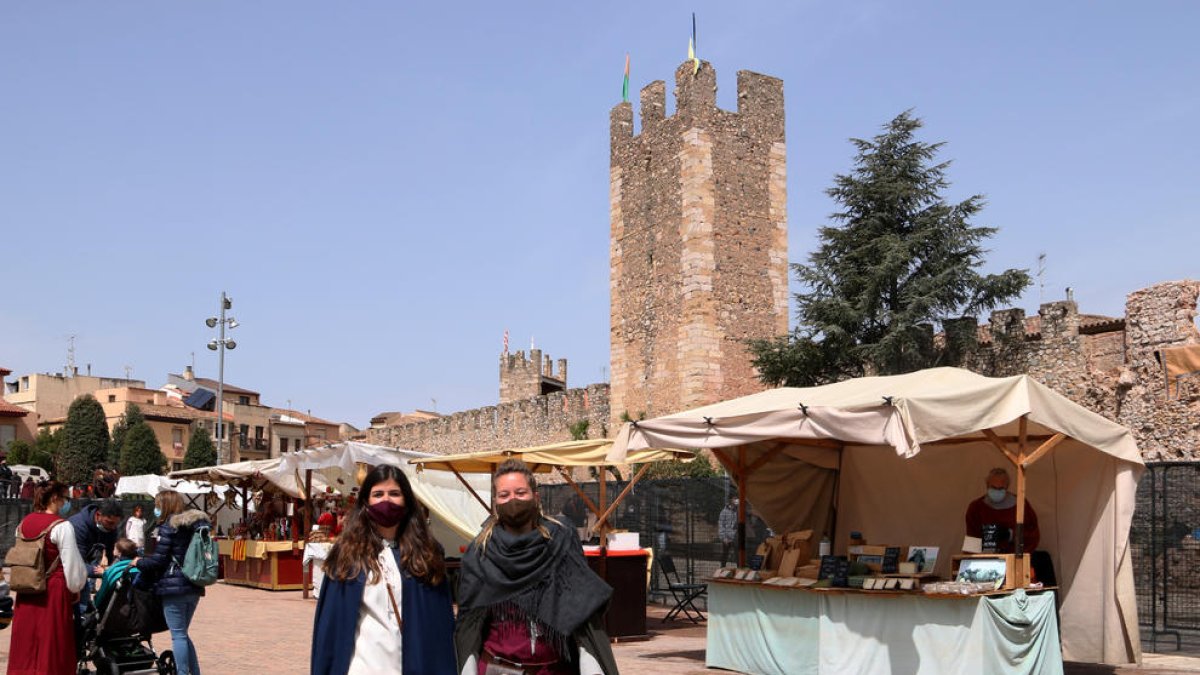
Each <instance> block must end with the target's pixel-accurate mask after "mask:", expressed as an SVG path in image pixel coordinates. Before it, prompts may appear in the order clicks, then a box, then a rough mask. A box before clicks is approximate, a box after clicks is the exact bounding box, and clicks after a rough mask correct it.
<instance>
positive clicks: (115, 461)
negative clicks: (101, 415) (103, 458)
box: [108, 403, 146, 468]
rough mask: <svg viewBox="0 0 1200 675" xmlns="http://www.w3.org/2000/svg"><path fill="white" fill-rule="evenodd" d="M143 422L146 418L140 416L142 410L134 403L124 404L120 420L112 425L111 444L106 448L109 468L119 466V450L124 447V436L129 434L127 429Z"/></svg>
mask: <svg viewBox="0 0 1200 675" xmlns="http://www.w3.org/2000/svg"><path fill="white" fill-rule="evenodd" d="M145 421H146V416H145V415H143V414H142V409H141V408H139V407H138V405H137V404H136V403H126V404H125V412H123V413H121V418H120V419H118V420H117V423H116V424H114V425H113V430H112V443H111V444H109V448H108V465H109V466H110V467H113V468H116V467H118V466H120V464H121V448H123V447H125V434H126V433H128V432H129V428H130V427H132V426H133V425H135V424H140V423H142V422H145Z"/></svg>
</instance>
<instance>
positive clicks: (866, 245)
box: [750, 111, 1029, 386]
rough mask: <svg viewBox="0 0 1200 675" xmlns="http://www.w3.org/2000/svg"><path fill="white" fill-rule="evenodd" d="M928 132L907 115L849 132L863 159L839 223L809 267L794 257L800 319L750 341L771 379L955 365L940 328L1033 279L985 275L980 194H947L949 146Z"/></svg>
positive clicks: (839, 193) (846, 181)
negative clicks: (925, 138) (861, 135)
mask: <svg viewBox="0 0 1200 675" xmlns="http://www.w3.org/2000/svg"><path fill="white" fill-rule="evenodd" d="M919 128H921V120H920V119H918V118H916V117H913V115H912V114H911V111H906V112H904V113H901V114H900V115H899V116H897V117H896V118H895V119H893V120H892V121H891V122H889V123H888V124H887V125H885V126H884V131H883V133H881V134H879V135H878V136H875V138H873V139H871V140H861V139H851V142H852V143H853V144H854V145H855V147H857V149H858V153H857V155H856V156H855V167H854V169H853V170H852V171H851V172H850V173H849V174H848V175H838V176H836V177H835V178H834V185H833V187H831V188H829V189H828V190H827V191H826V193H827V194H828V195H829V196H830V197H833V199H834V200H835V201H836V202H837V203H838V204H839V207H840V208H839V210H838V211H837V212H836V213H834V214H833V215H832V216H831V217H832V218H833V220H834V221H835V223H836V224H834V225H830V226H826V227H822V228H821V230H820V242H821V243H820V246H819V248H818V249H817V250H816V251H815V252H813V253H812V254H811V255H810V256H809V264H808V265H799V264H793V265H792V268H793V270H794V271H795V273H796V276H797V277H798V278H799V280H800V282H801V283H802V285H803V286H804V288H805V289H806V290H805V291H804V292H801V293H798V294H796V305H797V315H798V319H799V320H798V326H797V327H796V329H795V330H794V331H793V332H792V333H791V334H790V335H787V336H783V337H781V338H777V339H774V340H756V341H752V342H751V345H750V347H751V351H752V353H753V354H754V357H755V358H754V365H755V366H756V367H757V368H758V369H759V373H760V378H761V379H762V380H763V381H764V382H766V383H768V384H773V385H788V386H812V385H817V384H824V383H828V382H836V381H838V380H843V379H846V378H849V377H857V376H861V375H868V374H878V375H887V374H896V373H905V372H911V371H914V370H919V369H921V368H928V367H932V366H937V365H957V364H953V363H949V360H950V358H949V357H950V356H951V355H952V353H953V352H954V351H955V350H954V349H949V350H948V349H946V348H943V347H941V346H939V343H937V342H935V341H934V340H933V331H934V330H935V329H937V328H940V327H942V324H943V322H947V321H950V320H952V319H955V318H958V317H974V316H977V315H978V314H979V313H980V312H982V311H986V310H990V309H993V308H995V307H996V306H998V305H1000V304H1002V303H1004V302H1007V301H1009V300H1011V299H1013V298H1016V297H1017V296H1018V295H1019V294H1020V293H1021V291H1022V290H1023V289H1024V288H1025V287H1026V286H1028V285H1029V275H1028V273H1027V272H1026V271H1025V270H1019V269H1010V270H1006V271H1004V272H1002V273H1000V274H991V275H984V274H981V273H980V272H979V271H978V270H979V268H980V267H981V266H982V265H983V258H984V254H985V253H987V251H986V250H985V249H984V248H983V246H982V245H983V242H984V240H986V239H987V238H989V237H991V236H992V235H993V234H994V233H995V232H996V229H995V228H992V227H978V226H974V225H971V224H970V222H969V221H970V219H971V218H972V217H973V216H975V215H976V214H978V213H979V212H980V210H982V208H983V205H984V200H983V197H982V196H981V195H974V196H972V197H969V198H967V199H966V200H964V201H962V202H959V203H957V204H950V203H947V202H946V200H945V198H944V197H943V196H942V192H943V191H944V190H945V189H946V188H947V187H948V186H949V183H948V182H947V180H946V175H945V174H946V169H947V168H948V167H949V166H950V162H948V161H947V162H940V163H938V162H936V159H935V158H936V156H937V154H938V152H939V150H940V149H941V147H942V145H943V144H942V143H925V142H922V141H919V140H916V139H915V138H914V134H915V132H916V131H917V129H919Z"/></svg>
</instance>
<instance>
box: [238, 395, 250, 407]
mask: <svg viewBox="0 0 1200 675" xmlns="http://www.w3.org/2000/svg"><path fill="white" fill-rule="evenodd" d="M238 405H250V397H249V396H238Z"/></svg>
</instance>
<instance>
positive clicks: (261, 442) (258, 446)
mask: <svg viewBox="0 0 1200 675" xmlns="http://www.w3.org/2000/svg"><path fill="white" fill-rule="evenodd" d="M239 446H240V447H241V449H242V450H259V451H263V452H266V451H267V450H270V449H271V440H270V439H268V438H246V437H245V436H243V437H242V438H241V443H239Z"/></svg>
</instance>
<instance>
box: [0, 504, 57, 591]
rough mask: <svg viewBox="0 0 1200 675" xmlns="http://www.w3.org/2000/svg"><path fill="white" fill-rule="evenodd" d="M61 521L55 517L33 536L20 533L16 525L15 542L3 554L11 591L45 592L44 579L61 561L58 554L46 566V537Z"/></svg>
mask: <svg viewBox="0 0 1200 675" xmlns="http://www.w3.org/2000/svg"><path fill="white" fill-rule="evenodd" d="M61 522H63V520H62V519H61V518H59V519H56V520H55V521H54V522H53V523H50V524H49V525H48V526H47V527H46V529H44V530H42V532H41V534H38V535H37V536H35V537H26V536H24V535H22V534H21V531H20V529H19V526H18V530H17V543H16V544H15V545H14V546H13V547H12V548H10V549H8V553H7V554H6V555H5V556H4V564H5V565H8V567H9V573H8V584H9V588H11V589H12V590H13V591H16V592H17V593H28V594H33V593H45V592H46V579H48V578H49V577H50V575H51V574H53V573H54V570H55V568H57V567H58V565H59V563H61V562H62V556H61V555H60V556H58V557H57V558H55V559H54V562H52V563H50V566H49V567H47V566H46V538H47V537H48V536H50V530H52V529H54V526H56V525H58V524H59V523H61Z"/></svg>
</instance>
